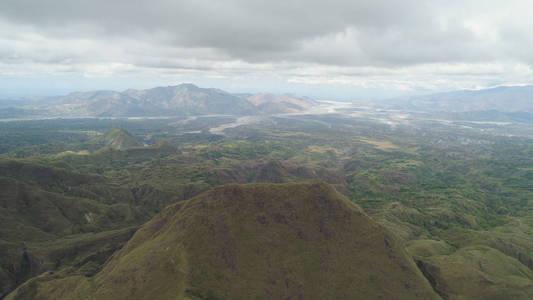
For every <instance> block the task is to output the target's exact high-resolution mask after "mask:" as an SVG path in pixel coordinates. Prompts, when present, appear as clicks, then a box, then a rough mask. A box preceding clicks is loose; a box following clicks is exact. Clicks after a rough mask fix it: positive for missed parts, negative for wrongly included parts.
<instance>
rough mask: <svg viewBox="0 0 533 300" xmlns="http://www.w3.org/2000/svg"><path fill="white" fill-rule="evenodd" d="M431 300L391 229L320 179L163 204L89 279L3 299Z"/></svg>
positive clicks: (34, 286)
mask: <svg viewBox="0 0 533 300" xmlns="http://www.w3.org/2000/svg"><path fill="white" fill-rule="evenodd" d="M28 295H33V296H35V297H36V298H39V299H171V298H172V299H174V298H178V299H181V298H185V299H187V298H188V299H219V298H220V299H257V298H272V299H281V298H283V299H285V298H293V299H315V298H316V299H358V298H359V299H377V298H383V299H436V298H438V297H437V296H436V294H435V293H434V292H433V290H432V289H431V287H430V285H429V283H428V282H427V281H426V280H425V278H424V277H423V276H422V274H421V273H420V272H419V271H418V269H417V268H416V266H415V265H414V263H413V261H412V260H410V259H409V258H408V257H407V255H406V254H405V253H404V252H403V250H401V249H400V247H399V245H398V244H397V242H396V241H395V238H394V237H393V236H392V235H391V234H390V233H389V232H387V231H386V230H384V229H383V228H382V227H381V226H380V225H377V224H376V223H374V222H373V221H372V220H371V219H370V218H369V217H367V216H366V215H365V214H364V213H362V212H361V210H360V209H359V208H358V207H356V206H355V205H354V204H352V203H351V202H349V201H348V200H347V199H345V198H344V197H343V196H341V195H340V194H338V193H337V192H335V190H334V189H333V188H332V187H331V186H328V185H326V184H321V183H317V184H279V185H274V184H251V185H228V186H224V187H220V188H215V189H214V190H212V191H210V192H207V193H204V194H202V195H200V196H198V197H195V198H193V199H191V200H188V201H183V202H180V203H178V204H175V205H172V206H169V207H168V208H166V209H165V210H164V211H162V212H161V213H160V214H159V215H157V216H156V217H154V218H153V219H152V220H151V221H150V222H148V223H147V224H145V225H144V226H143V227H142V228H141V229H140V230H139V231H138V232H137V233H136V234H135V235H134V237H133V238H132V239H131V240H130V241H129V242H128V244H127V245H126V246H125V247H124V248H123V249H121V250H120V251H119V252H117V253H116V254H115V255H114V256H113V258H112V259H111V260H110V261H108V263H107V264H106V265H105V267H104V268H103V269H102V271H101V272H99V273H98V274H97V275H95V276H94V277H92V278H87V277H84V276H70V277H65V278H60V277H57V278H55V279H54V277H53V276H48V277H46V276H41V277H38V278H36V279H32V280H31V281H29V282H27V283H26V284H25V285H23V286H21V287H19V288H18V289H17V290H16V291H14V292H13V293H12V294H11V295H10V296H8V298H7V299H22V298H23V297H25V296H28Z"/></svg>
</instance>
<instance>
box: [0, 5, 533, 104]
mask: <svg viewBox="0 0 533 300" xmlns="http://www.w3.org/2000/svg"><path fill="white" fill-rule="evenodd" d="M532 10H533V3H532V2H530V1H524V0H522V1H521V0H510V1H506V2H505V3H504V2H501V1H480V0H469V1H440V0H439V1H425V2H423V3H422V2H421V1H414V0H403V1H384V0H377V1H343V0H336V1H329V2H328V3H327V4H326V3H325V2H323V1H315V0H308V1H300V0H292V1H276V2H272V1H256V0H246V1H244V0H230V1H223V2H220V1H219V2H213V1H204V0H195V1H192V0H182V1H165V0H154V1H125V0H118V1H112V2H109V1H102V0H94V1H67V0H51V1H31V0H4V1H2V2H0V98H1V97H11V96H26V95H55V94H61V93H66V92H71V91H77V90H81V91H83V90H94V89H113V90H124V89H127V88H148V87H154V86H158V85H174V84H178V83H181V82H193V83H195V84H198V85H200V86H205V87H217V88H222V89H225V90H228V91H230V92H257V91H269V92H294V93H299V94H303V95H308V96H314V97H328V98H342V99H349V98H364V97H367V98H379V97H391V96H398V95H405V94H420V93H428V92H438V91H448V90H456V89H479V88H485V87H493V86H499V85H526V84H531V83H533V70H532V63H533V51H531V49H532V46H533V36H532V35H531V34H529V32H531V30H532V29H533V19H531V18H530V16H529V14H530V12H531V11H532Z"/></svg>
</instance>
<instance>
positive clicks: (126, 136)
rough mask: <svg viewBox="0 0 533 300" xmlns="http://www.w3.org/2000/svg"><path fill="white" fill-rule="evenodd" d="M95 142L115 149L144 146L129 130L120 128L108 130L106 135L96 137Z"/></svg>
mask: <svg viewBox="0 0 533 300" xmlns="http://www.w3.org/2000/svg"><path fill="white" fill-rule="evenodd" d="M93 142H94V143H97V144H101V145H103V146H108V147H111V148H114V149H126V148H131V147H138V146H142V144H141V143H140V142H139V141H137V139H135V137H133V136H132V135H131V134H130V133H129V132H127V131H125V130H123V129H120V128H112V129H110V130H108V131H107V132H106V133H105V134H104V135H102V136H100V137H97V138H95V139H94V141H93Z"/></svg>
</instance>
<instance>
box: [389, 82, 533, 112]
mask: <svg viewBox="0 0 533 300" xmlns="http://www.w3.org/2000/svg"><path fill="white" fill-rule="evenodd" d="M386 104H387V105H388V106H390V107H393V108H398V109H410V110H420V111H440V112H461V113H462V112H471V111H499V112H504V113H516V112H527V113H533V86H502V87H496V88H491V89H484V90H464V91H454V92H446V93H438V94H431V95H424V96H416V97H407V98H399V99H391V100H388V101H386Z"/></svg>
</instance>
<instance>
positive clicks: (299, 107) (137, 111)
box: [0, 84, 316, 118]
mask: <svg viewBox="0 0 533 300" xmlns="http://www.w3.org/2000/svg"><path fill="white" fill-rule="evenodd" d="M2 103H3V108H2V106H1V105H0V108H1V109H0V117H1V118H15V117H19V118H21V117H35V116H36V115H39V112H40V114H41V115H45V116H55V117H147V116H152V117H154V116H155V117H160V116H186V115H214V114H222V115H257V114H276V113H290V112H301V111H303V110H306V109H307V108H309V107H310V106H312V105H315V104H316V103H315V102H314V101H313V100H312V99H309V98H305V97H299V96H293V95H266V94H258V95H248V96H247V97H244V96H243V95H235V94H231V93H228V92H225V91H223V90H220V89H213V88H200V87H197V86H195V85H193V84H180V85H177V86H167V87H156V88H152V89H147V90H134V89H130V90H126V91H124V92H115V91H94V92H83V93H82V92H76V93H71V94H68V95H65V96H59V97H49V98H46V99H41V101H36V100H32V101H29V100H28V101H25V100H24V99H22V100H19V101H7V100H6V101H3V102H2V101H0V104H2ZM17 103H19V104H21V105H20V106H16V104H17ZM36 103H40V105H39V106H38V107H37V106H36ZM9 104H11V105H13V106H8V105H9ZM28 104H32V105H30V106H28Z"/></svg>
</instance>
